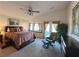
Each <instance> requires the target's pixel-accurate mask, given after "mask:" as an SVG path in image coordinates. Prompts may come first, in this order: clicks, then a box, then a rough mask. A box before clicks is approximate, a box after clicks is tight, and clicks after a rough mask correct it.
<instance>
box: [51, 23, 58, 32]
mask: <svg viewBox="0 0 79 59" xmlns="http://www.w3.org/2000/svg"><path fill="white" fill-rule="evenodd" d="M57 25H58V24H52V30H51V31H52V32H57Z"/></svg>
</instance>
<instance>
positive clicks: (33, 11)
mask: <svg viewBox="0 0 79 59" xmlns="http://www.w3.org/2000/svg"><path fill="white" fill-rule="evenodd" d="M32 12H36V13H40V11H32Z"/></svg>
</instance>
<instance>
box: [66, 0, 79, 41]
mask: <svg viewBox="0 0 79 59" xmlns="http://www.w3.org/2000/svg"><path fill="white" fill-rule="evenodd" d="M77 3H78V1H73V2H71V3H70V5H69V6H68V9H67V19H68V25H69V29H68V35H69V36H71V37H73V38H75V39H76V40H78V41H79V37H78V36H76V35H74V34H72V10H73V8H74V7H75V6H76V4H77Z"/></svg>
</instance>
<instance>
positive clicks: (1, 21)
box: [0, 15, 28, 34]
mask: <svg viewBox="0 0 79 59" xmlns="http://www.w3.org/2000/svg"><path fill="white" fill-rule="evenodd" d="M8 18H9V17H8V16H4V15H0V28H2V29H3V30H4V28H5V26H8V25H9V21H8ZM19 20H20V22H19V25H20V26H23V28H24V30H26V31H27V30H28V21H25V20H22V19H19ZM4 32H5V31H3V32H2V34H4Z"/></svg>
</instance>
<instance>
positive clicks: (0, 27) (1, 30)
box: [0, 26, 4, 34]
mask: <svg viewBox="0 0 79 59" xmlns="http://www.w3.org/2000/svg"><path fill="white" fill-rule="evenodd" d="M0 34H4V27H3V26H0Z"/></svg>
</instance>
